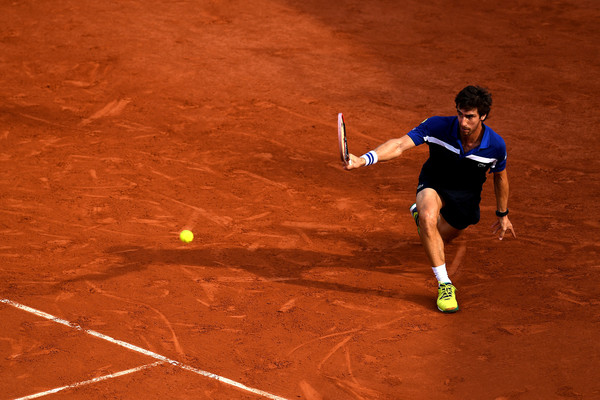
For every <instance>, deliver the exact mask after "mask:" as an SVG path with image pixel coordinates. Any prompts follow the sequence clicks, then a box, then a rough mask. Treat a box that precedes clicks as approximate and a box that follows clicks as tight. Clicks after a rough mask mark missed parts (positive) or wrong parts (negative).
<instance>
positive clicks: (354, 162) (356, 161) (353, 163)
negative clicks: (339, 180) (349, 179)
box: [344, 154, 366, 170]
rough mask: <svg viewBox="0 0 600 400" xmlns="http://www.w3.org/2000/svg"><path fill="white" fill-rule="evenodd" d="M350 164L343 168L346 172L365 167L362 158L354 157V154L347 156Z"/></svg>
mask: <svg viewBox="0 0 600 400" xmlns="http://www.w3.org/2000/svg"><path fill="white" fill-rule="evenodd" d="M348 156H349V157H350V162H349V163H348V164H347V165H346V166H345V167H344V168H345V169H346V170H351V169H356V168H360V167H362V166H364V165H365V163H366V161H365V159H364V158H362V157H356V156H355V155H354V154H348Z"/></svg>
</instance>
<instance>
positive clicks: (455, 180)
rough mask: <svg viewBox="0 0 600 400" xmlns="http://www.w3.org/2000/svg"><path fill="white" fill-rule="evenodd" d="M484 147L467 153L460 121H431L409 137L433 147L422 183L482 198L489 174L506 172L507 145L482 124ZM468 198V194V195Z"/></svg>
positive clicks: (430, 147)
mask: <svg viewBox="0 0 600 400" xmlns="http://www.w3.org/2000/svg"><path fill="white" fill-rule="evenodd" d="M482 125H483V126H482V128H483V137H482V139H481V144H480V145H479V146H478V147H476V148H474V149H472V150H471V151H469V152H468V153H465V152H464V150H463V147H462V143H461V141H460V134H459V131H458V117H456V116H455V117H431V118H428V119H426V120H425V121H423V122H422V123H421V124H420V125H419V126H417V127H416V128H414V129H413V130H411V131H410V132H409V133H408V136H410V138H411V139H412V141H413V142H414V143H415V145H417V146H418V145H421V144H423V143H427V144H428V145H429V159H428V160H427V161H426V162H425V164H424V165H423V168H422V169H421V175H420V176H419V181H423V180H425V181H428V182H431V183H433V184H434V185H435V186H438V187H440V188H444V189H447V190H451V191H460V192H470V193H471V194H472V195H475V196H477V197H479V196H480V194H481V190H482V188H483V184H484V182H485V180H486V172H487V171H488V170H489V171H490V173H491V172H501V171H503V170H504V169H505V168H506V144H505V143H504V140H503V139H502V137H500V135H498V134H497V133H496V132H494V131H493V130H492V129H491V128H490V127H488V126H486V125H484V124H482ZM465 194H466V193H465Z"/></svg>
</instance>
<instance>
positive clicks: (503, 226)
mask: <svg viewBox="0 0 600 400" xmlns="http://www.w3.org/2000/svg"><path fill="white" fill-rule="evenodd" d="M492 231H493V232H494V235H496V234H497V235H498V239H500V240H502V239H504V235H505V234H506V232H507V231H510V233H512V235H513V237H514V238H515V239H516V238H517V235H516V234H515V230H514V228H513V226H512V223H511V222H510V220H509V219H508V217H507V216H506V217H499V218H498V220H497V221H496V222H494V224H493V225H492Z"/></svg>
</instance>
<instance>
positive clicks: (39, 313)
mask: <svg viewBox="0 0 600 400" xmlns="http://www.w3.org/2000/svg"><path fill="white" fill-rule="evenodd" d="M0 303H5V304H8V305H10V306H13V307H15V308H18V309H20V310H23V311H27V312H29V313H32V314H35V315H37V316H38V317H42V318H45V319H48V320H50V321H54V322H56V323H59V324H62V325H66V326H68V327H70V328H73V329H77V330H78V331H82V332H85V333H87V334H88V335H91V336H95V337H97V338H100V339H103V340H106V341H108V342H111V343H114V344H117V345H119V346H121V347H125V348H127V349H129V350H133V351H135V352H138V353H141V354H144V355H147V356H149V357H152V358H155V359H157V360H160V361H164V362H168V363H169V364H171V365H175V366H177V367H179V368H182V369H185V370H187V371H191V372H194V373H196V374H198V375H202V376H205V377H207V378H210V379H214V380H217V381H219V382H223V383H225V384H227V385H231V386H234V387H236V388H238V389H241V390H245V391H247V392H250V393H254V394H256V395H259V396H263V397H266V398H267V399H271V400H286V399H285V398H283V397H279V396H276V395H274V394H271V393H267V392H265V391H262V390H259V389H254V388H251V387H248V386H246V385H244V384H243V383H239V382H236V381H234V380H231V379H229V378H225V377H222V376H219V375H216V374H213V373H212V372H207V371H203V370H201V369H198V368H194V367H191V366H189V365H185V364H182V363H180V362H179V361H176V360H173V359H171V358H167V357H165V356H161V355H160V354H157V353H154V352H152V351H150V350H146V349H142V348H141V347H138V346H135V345H133V344H130V343H127V342H123V341H122V340H118V339H113V338H111V337H110V336H107V335H104V334H102V333H99V332H96V331H93V330H91V329H83V328H82V327H81V326H79V325H77V324H76V323H73V322H69V321H66V320H64V319H61V318H58V317H55V316H54V315H50V314H48V313H45V312H43V311H39V310H36V309H35V308H31V307H28V306H25V305H23V304H19V303H15V302H14V301H12V300H8V299H0Z"/></svg>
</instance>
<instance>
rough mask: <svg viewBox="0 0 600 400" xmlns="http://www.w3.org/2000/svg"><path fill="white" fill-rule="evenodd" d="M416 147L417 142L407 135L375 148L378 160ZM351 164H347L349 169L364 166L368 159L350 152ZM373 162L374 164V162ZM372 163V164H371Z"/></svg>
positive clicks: (392, 157)
mask: <svg viewBox="0 0 600 400" xmlns="http://www.w3.org/2000/svg"><path fill="white" fill-rule="evenodd" d="M413 147H415V142H413V140H412V139H411V138H410V136H408V135H405V136H402V137H401V138H397V139H390V140H388V141H387V142H385V143H383V144H382V145H380V146H378V147H377V148H376V149H375V150H373V151H374V152H375V153H376V156H377V161H389V160H392V159H394V158H396V157H400V156H401V155H402V153H404V152H405V151H406V150H409V149H411V148H413ZM350 161H351V162H350V164H349V165H347V166H346V169H347V170H350V169H356V168H360V167H364V166H365V165H367V164H368V163H367V159H365V158H363V157H362V156H361V157H357V156H355V155H354V154H350ZM371 164H374V163H373V162H372V163H371ZM369 165H370V164H369Z"/></svg>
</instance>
